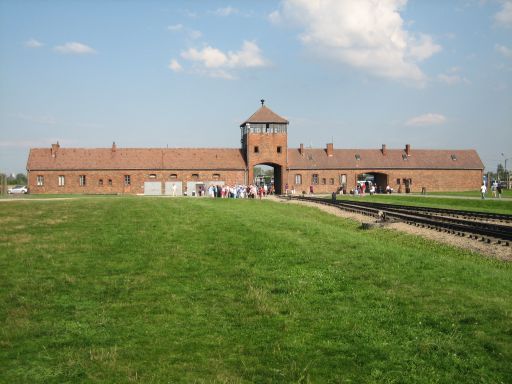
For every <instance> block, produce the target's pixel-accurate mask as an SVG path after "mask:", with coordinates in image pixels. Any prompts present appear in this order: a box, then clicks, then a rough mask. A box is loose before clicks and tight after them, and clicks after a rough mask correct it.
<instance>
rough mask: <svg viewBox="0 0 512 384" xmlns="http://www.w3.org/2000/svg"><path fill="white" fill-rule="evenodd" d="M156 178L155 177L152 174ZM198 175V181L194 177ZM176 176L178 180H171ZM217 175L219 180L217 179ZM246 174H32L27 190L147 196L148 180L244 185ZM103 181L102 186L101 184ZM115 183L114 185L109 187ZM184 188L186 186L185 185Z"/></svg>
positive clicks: (73, 172) (66, 172)
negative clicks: (61, 182)
mask: <svg viewBox="0 0 512 384" xmlns="http://www.w3.org/2000/svg"><path fill="white" fill-rule="evenodd" d="M152 174H154V175H156V177H155V178H152V177H150V175H152ZM194 174H197V175H198V178H197V179H196V178H195V177H194V176H193V175H194ZM80 175H85V176H86V184H85V186H81V185H80V183H79V180H80ZM125 175H129V176H130V185H125ZM171 175H176V178H171ZM216 175H218V177H217V176H216ZM37 176H43V177H44V184H43V185H42V186H38V185H37ZM59 176H64V177H65V184H64V186H59V184H58V183H59ZM244 178H245V171H242V170H229V171H226V170H191V171H181V170H180V171H173V170H154V171H138V170H137V171H133V170H127V171H118V170H115V171H108V170H107V171H31V172H28V187H29V191H30V193H92V194H107V193H127V194H138V193H144V182H146V181H160V182H165V181H182V182H184V183H186V182H188V181H203V182H208V181H216V180H219V181H224V182H225V183H226V184H230V185H235V184H244ZM100 180H103V185H100ZM109 180H112V185H110V184H109ZM184 188H185V185H184Z"/></svg>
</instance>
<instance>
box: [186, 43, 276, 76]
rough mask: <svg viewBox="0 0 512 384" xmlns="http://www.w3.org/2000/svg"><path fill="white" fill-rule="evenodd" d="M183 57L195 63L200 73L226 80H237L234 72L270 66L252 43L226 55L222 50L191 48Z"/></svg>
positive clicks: (244, 44)
mask: <svg viewBox="0 0 512 384" xmlns="http://www.w3.org/2000/svg"><path fill="white" fill-rule="evenodd" d="M181 57H182V58H183V59H185V60H189V61H191V62H193V63H194V64H195V69H196V70H197V71H198V72H199V73H203V74H206V75H208V76H211V77H219V78H224V79H233V78H235V76H234V75H233V73H232V70H236V69H241V68H257V67H265V66H267V65H269V63H268V61H267V60H266V59H265V58H264V57H263V56H262V54H261V49H260V48H259V47H258V45H257V44H256V43H254V42H252V41H244V43H243V45H242V49H240V50H238V51H236V52H232V51H228V52H227V53H224V52H222V51H221V50H220V49H217V48H213V47H211V46H206V47H204V48H202V49H200V50H197V49H195V48H190V49H188V50H186V51H183V52H182V53H181Z"/></svg>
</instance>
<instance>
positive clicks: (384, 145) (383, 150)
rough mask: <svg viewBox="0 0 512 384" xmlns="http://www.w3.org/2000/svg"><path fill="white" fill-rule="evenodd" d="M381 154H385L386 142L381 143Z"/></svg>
mask: <svg viewBox="0 0 512 384" xmlns="http://www.w3.org/2000/svg"><path fill="white" fill-rule="evenodd" d="M381 151H382V154H383V155H384V156H386V144H382V150H381Z"/></svg>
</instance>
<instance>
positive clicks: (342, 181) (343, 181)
mask: <svg viewBox="0 0 512 384" xmlns="http://www.w3.org/2000/svg"><path fill="white" fill-rule="evenodd" d="M340 184H341V185H347V175H340Z"/></svg>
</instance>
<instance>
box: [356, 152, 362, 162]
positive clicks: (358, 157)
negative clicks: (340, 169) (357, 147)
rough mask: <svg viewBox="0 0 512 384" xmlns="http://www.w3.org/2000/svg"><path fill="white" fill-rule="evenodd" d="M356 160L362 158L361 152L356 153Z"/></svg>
mask: <svg viewBox="0 0 512 384" xmlns="http://www.w3.org/2000/svg"><path fill="white" fill-rule="evenodd" d="M356 160H357V161H359V160H361V155H360V154H359V153H356Z"/></svg>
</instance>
